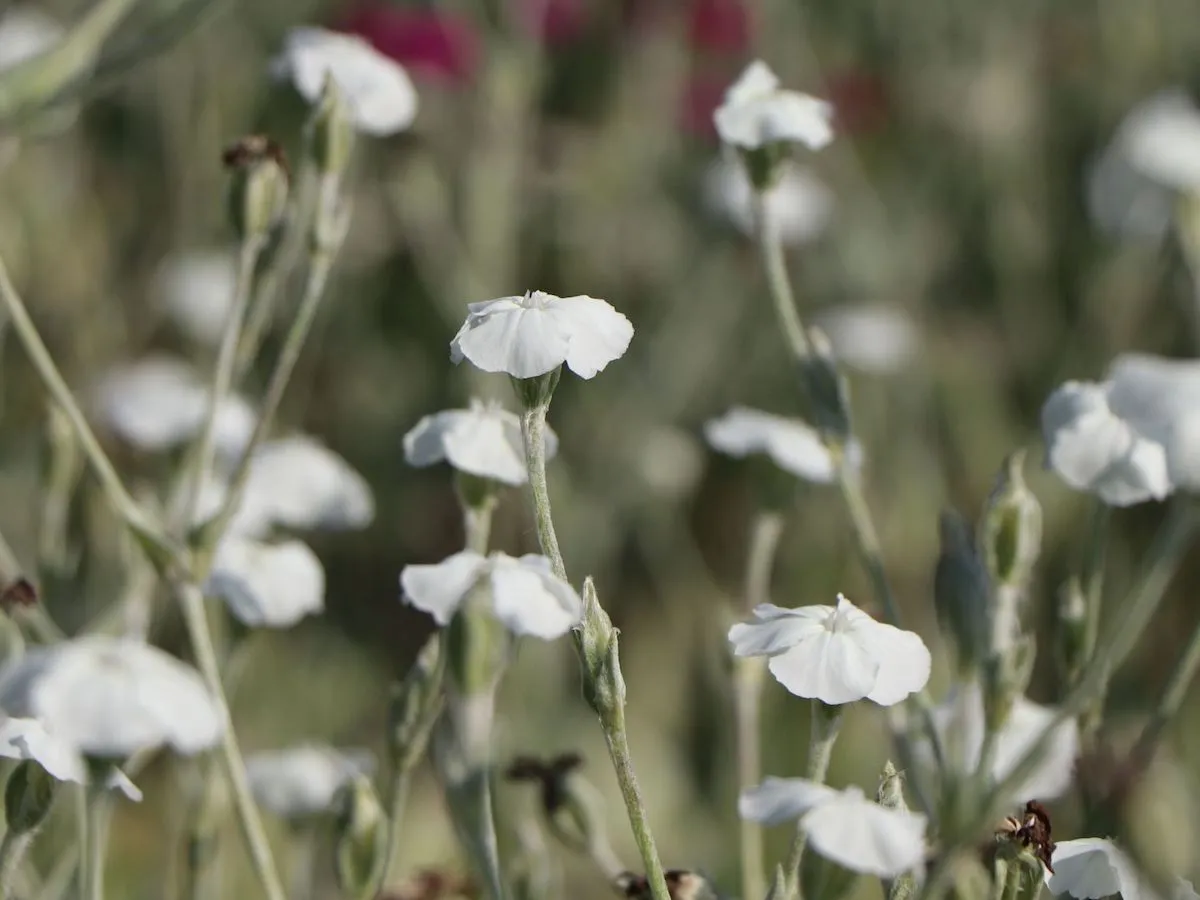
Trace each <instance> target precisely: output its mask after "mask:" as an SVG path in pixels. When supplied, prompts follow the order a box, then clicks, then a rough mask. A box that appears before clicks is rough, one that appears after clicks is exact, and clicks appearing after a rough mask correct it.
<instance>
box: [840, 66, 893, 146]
mask: <svg viewBox="0 0 1200 900" xmlns="http://www.w3.org/2000/svg"><path fill="white" fill-rule="evenodd" d="M824 81H825V85H824V96H825V97H826V98H827V99H828V100H829V101H830V102H831V103H832V104H833V108H834V110H835V112H834V122H835V123H836V125H837V130H838V132H839V133H841V134H859V135H861V134H866V133H868V132H872V131H876V130H878V129H880V128H882V127H883V126H884V125H885V124H886V123H887V119H888V117H889V115H890V112H891V111H890V109H889V102H888V94H887V88H886V87H885V86H884V83H883V80H882V79H881V78H880V77H879V76H878V75H876V74H875V73H874V72H871V71H869V70H867V69H846V70H843V71H840V72H833V73H831V74H830V75H827V76H826V77H825V79H824Z"/></svg>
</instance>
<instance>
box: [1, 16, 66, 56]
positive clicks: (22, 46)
mask: <svg viewBox="0 0 1200 900" xmlns="http://www.w3.org/2000/svg"><path fill="white" fill-rule="evenodd" d="M62 36H63V27H62V26H61V25H60V24H58V22H56V21H55V20H54V19H52V18H50V17H49V16H48V15H46V14H45V13H44V12H42V11H41V10H40V9H38V8H37V7H36V6H32V5H30V4H28V3H25V4H22V5H20V6H16V7H13V8H11V9H8V10H6V11H5V12H4V15H3V16H0V72H2V71H4V70H5V69H11V68H12V67H13V66H15V65H17V64H18V63H23V62H25V60H27V59H32V58H33V57H35V56H37V55H38V54H40V53H43V52H45V51H46V50H49V49H50V48H51V47H53V46H54V45H55V44H56V43H58V41H59V40H60V39H61V38H62Z"/></svg>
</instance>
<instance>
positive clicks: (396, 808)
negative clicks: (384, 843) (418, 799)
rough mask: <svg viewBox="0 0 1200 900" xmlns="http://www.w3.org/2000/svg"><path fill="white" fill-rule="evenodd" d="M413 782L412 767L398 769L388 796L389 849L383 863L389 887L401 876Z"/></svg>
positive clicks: (385, 883) (394, 774) (393, 776)
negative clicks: (405, 819) (404, 826)
mask: <svg viewBox="0 0 1200 900" xmlns="http://www.w3.org/2000/svg"><path fill="white" fill-rule="evenodd" d="M411 784H412V769H411V768H405V769H398V770H397V771H396V772H394V773H393V775H392V783H391V785H390V790H389V792H388V793H389V796H388V849H387V857H386V858H385V859H384V863H383V884H382V885H381V887H387V886H388V885H389V884H391V883H392V882H393V881H394V880H395V879H397V878H399V877H400V865H401V861H402V859H401V853H400V851H401V849H402V848H403V845H404V829H403V828H402V827H401V826H402V824H403V822H404V811H405V809H406V808H407V807H408V792H409V786H410V785H411Z"/></svg>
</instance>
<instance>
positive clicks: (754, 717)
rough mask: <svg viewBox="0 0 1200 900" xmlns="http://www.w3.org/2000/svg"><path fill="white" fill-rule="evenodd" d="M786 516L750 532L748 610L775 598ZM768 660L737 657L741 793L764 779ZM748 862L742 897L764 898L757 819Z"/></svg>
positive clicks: (748, 829)
mask: <svg viewBox="0 0 1200 900" xmlns="http://www.w3.org/2000/svg"><path fill="white" fill-rule="evenodd" d="M783 525H784V519H783V515H782V514H781V513H779V512H775V511H765V512H761V513H759V514H758V517H757V518H756V519H755V521H754V525H753V528H752V530H751V535H750V553H749V557H748V559H747V561H746V580H745V588H744V590H745V611H746V612H750V611H751V610H753V609H754V607H756V606H758V605H759V604H760V603H766V602H767V601H768V600H769V599H770V584H771V569H772V567H773V565H774V563H775V554H776V552H777V550H778V548H779V538H780V536H781V535H782V534H783ZM764 670H765V660H763V659H762V657H750V656H747V657H736V658H735V659H734V661H733V708H734V721H735V723H736V725H735V728H736V732H735V734H736V743H737V773H738V791H739V792H741V791H743V790H746V789H747V788H751V787H754V786H755V785H756V784H758V783H759V782H760V781H762V747H761V734H760V731H761V705H762V686H763V677H764ZM739 843H740V848H741V860H742V896H743V897H746V898H758V897H762V896H764V895H765V894H766V892H767V876H766V872H765V870H764V869H763V830H762V826H761V825H759V823H757V822H753V821H750V820H749V819H742V820H741V821H740V823H739Z"/></svg>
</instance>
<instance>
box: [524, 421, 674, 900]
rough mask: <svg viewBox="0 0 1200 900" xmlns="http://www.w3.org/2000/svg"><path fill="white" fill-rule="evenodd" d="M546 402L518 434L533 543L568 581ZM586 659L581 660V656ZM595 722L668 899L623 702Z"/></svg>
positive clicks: (643, 850)
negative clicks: (550, 477)
mask: <svg viewBox="0 0 1200 900" xmlns="http://www.w3.org/2000/svg"><path fill="white" fill-rule="evenodd" d="M548 410H549V404H548V402H547V403H540V404H535V405H532V406H529V407H527V408H526V409H525V411H524V412H523V413H522V415H521V436H522V438H523V439H524V444H525V466H526V469H527V470H528V472H529V492H530V497H531V498H532V501H533V515H534V521H535V522H536V523H537V533H538V542H539V543H540V544H541V547H542V553H544V554H545V555H546V556H547V557H548V558H549V559H550V564H551V566H552V567H553V569H554V574H555V575H557V576H558V577H559V578H561V579H562V580H564V581H566V580H567V567H566V564H565V563H564V561H563V556H562V551H561V550H560V549H559V546H558V535H557V533H556V532H555V530H554V517H553V515H552V513H551V509H550V489H549V487H548V485H547V481H546V442H545V436H546V413H547V411H548ZM572 634H573V636H574V643H575V650H576V652H577V653H579V654H580V658H581V660H582V659H583V656H582V646H581V643H580V635H579V631H578V629H576V630H575V631H574V632H572ZM584 662H585V663H586V660H584ZM600 726H601V728H602V729H603V731H604V740H605V743H606V744H607V745H608V755H609V759H610V760H611V761H612V766H613V770H614V771H615V772H616V775H617V782H618V784H619V785H620V787H621V797H622V798H623V799H624V801H625V811H626V813H627V815H628V817H629V826H630V829H631V830H632V831H633V837H634V841H635V842H636V843H637V845H638V852H639V853H640V854H641V857H642V865H643V866H644V867H645V870H646V880H647V881H648V882H649V884H650V894H651V896H652V897H653V898H654V900H671V897H670V893H669V892H668V890H667V880H666V877H665V876H664V874H663V868H662V862H661V861H660V860H659V857H658V848H657V847H656V846H655V844H654V836H653V834H651V832H650V819H649V816H648V815H647V813H646V804H645V802H644V801H643V800H642V792H641V789H640V787H639V786H638V780H637V774H636V773H635V772H634V768H633V758H632V756H631V755H630V752H629V737H628V734H627V733H626V727H625V707H624V704H623V702H618V703H616V704H614V705H613V706H612V707H610V708H609V709H607V710H605V712H604V714H603V715H601V716H600Z"/></svg>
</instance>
